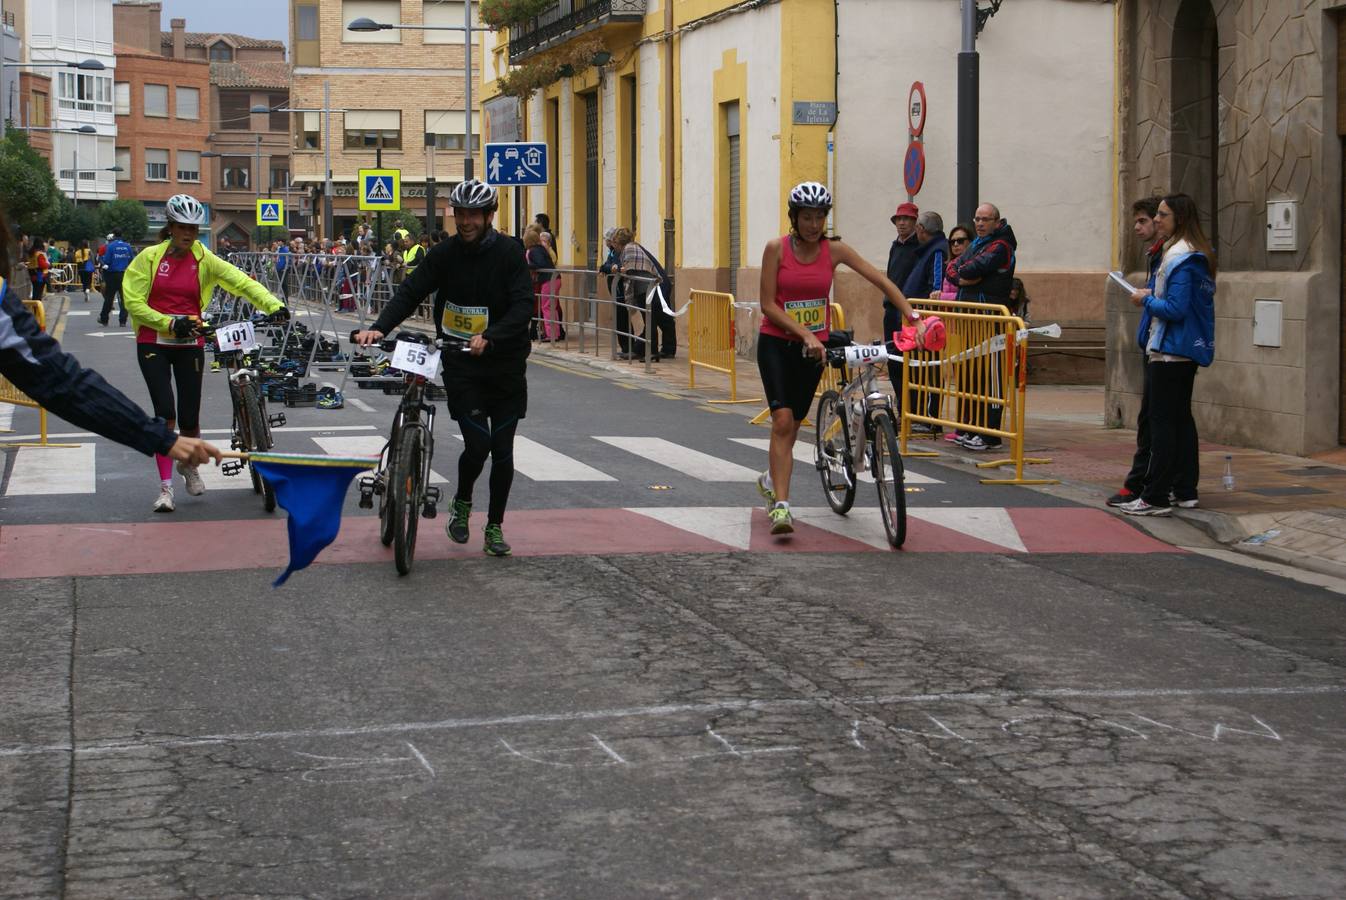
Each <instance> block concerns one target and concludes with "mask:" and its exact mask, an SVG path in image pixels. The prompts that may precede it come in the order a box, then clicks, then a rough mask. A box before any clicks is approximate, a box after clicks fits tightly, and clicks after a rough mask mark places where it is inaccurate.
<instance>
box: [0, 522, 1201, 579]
mask: <svg viewBox="0 0 1346 900" xmlns="http://www.w3.org/2000/svg"><path fill="white" fill-rule="evenodd" d="M1008 512H1009V514H1010V518H1011V520H1012V521H1013V522H1014V524H1015V527H1016V528H1017V529H1018V531H1019V534H1020V536H1021V538H1022V540H1023V542H1024V546H1026V547H1027V548H1028V550H1029V552H1031V553H1177V552H1181V551H1179V550H1177V549H1176V548H1174V547H1170V546H1169V545H1167V544H1164V543H1161V542H1160V541H1157V540H1154V539H1153V538H1151V537H1148V536H1146V535H1144V534H1142V533H1141V532H1139V531H1137V530H1136V529H1134V528H1132V527H1131V526H1130V525H1128V524H1127V523H1126V522H1123V521H1121V520H1119V519H1117V518H1116V517H1114V516H1112V515H1109V514H1108V513H1105V512H1103V511H1102V510H1096V509H1083V508H1050V509H1041V508H1020V509H1010V510H1009V511H1008ZM443 523H444V519H443V518H442V517H441V518H438V519H422V520H421V533H420V538H419V540H418V541H417V543H416V556H417V558H418V559H422V560H431V559H455V558H459V557H473V558H475V557H478V556H480V555H481V526H482V525H484V524H485V520H484V518H482V519H480V520H479V519H478V517H474V518H473V529H472V539H471V540H470V541H469V542H468V543H467V544H462V545H460V544H454V543H451V542H450V541H449V540H448V538H446V537H445V536H444V533H443ZM506 526H507V529H506V531H507V535H508V538H509V541H510V543H511V544H512V545H513V546H514V553H515V555H517V556H561V555H578V554H621V553H644V554H648V553H723V552H726V551H732V550H733V549H734V548H732V547H729V546H727V545H725V544H721V543H718V542H716V541H712V540H709V539H708V538H704V537H701V536H699V535H696V534H693V533H691V532H689V531H683V530H682V529H680V528H675V527H673V526H671V525H666V524H664V523H662V522H659V521H657V520H655V519H651V518H650V517H648V516H642V515H640V514H638V513H633V512H628V511H626V510H623V509H564V510H561V509H555V510H522V511H518V512H512V513H510V515H509V519H508V521H507V522H506ZM377 530H378V520H377V519H375V518H374V517H373V516H358V517H350V518H347V519H346V520H345V521H344V522H343V523H342V526H341V534H340V536H339V537H338V538H337V540H336V542H335V543H334V544H332V546H330V547H328V548H327V549H326V550H325V551H323V553H322V555H321V556H320V557H319V558H318V563H319V564H322V563H327V564H335V563H380V562H382V563H387V564H388V565H390V566H391V563H392V551H391V550H389V549H388V548H385V547H384V546H383V545H382V544H380V543H379V540H378V531H377ZM750 546H751V548H752V549H751V552H753V553H788V552H801V553H881V552H885V551H882V550H878V549H876V548H874V547H871V546H869V545H868V544H862V543H859V542H857V541H853V540H850V539H849V538H845V537H842V536H840V535H836V534H832V533H830V532H827V531H824V530H822V529H820V528H814V527H811V526H809V525H806V524H803V523H798V522H797V523H796V525H795V533H794V535H793V536H792V537H790V538H789V539H784V540H782V539H777V538H773V537H772V536H771V534H770V530H769V525H768V522H767V519H766V516H765V515H764V514H763V512H762V511H761V510H755V511H754V512H753V520H752V540H751V544H750ZM901 552H906V553H1011V552H1013V551H1009V550H1006V549H1005V548H1004V547H1000V546H997V545H995V544H989V543H986V542H984V541H980V540H977V539H976V538H973V537H969V536H967V535H964V534H961V533H959V532H957V531H955V530H953V529H950V528H943V527H940V526H938V525H932V524H930V523H928V522H921V521H918V520H916V519H911V520H909V525H908V536H907V544H906V546H905V547H904V548H903V551H901ZM287 556H288V549H287V546H286V537H285V520H284V519H283V518H281V517H277V518H274V519H265V520H260V521H259V520H257V519H246V520H240V521H222V522H171V521H158V522H144V523H134V524H124V523H112V524H98V523H89V524H77V525H8V526H3V527H0V579H17V578H48V577H71V576H91V575H146V574H159V573H168V572H204V571H211V570H219V569H239V568H259V569H267V568H274V569H276V570H278V571H279V570H280V569H282V568H284V566H285V562H286V559H287Z"/></svg>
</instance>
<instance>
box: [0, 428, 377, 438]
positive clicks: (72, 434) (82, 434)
mask: <svg viewBox="0 0 1346 900" xmlns="http://www.w3.org/2000/svg"><path fill="white" fill-rule="evenodd" d="M377 429H378V426H377V425H286V426H285V432H286V433H287V434H299V433H301V432H302V433H307V432H311V431H376V430H377ZM233 433H234V432H233V429H232V428H203V429H201V434H202V436H205V435H228V434H233ZM41 437H42V435H40V434H21V435H18V436H16V437H12V438H10V440H12V441H36V440H39V439H40V438H41ZM96 437H99V435H96V434H94V433H93V432H92V431H66V432H62V433H61V434H49V435H47V438H48V439H49V440H68V439H70V438H96Z"/></svg>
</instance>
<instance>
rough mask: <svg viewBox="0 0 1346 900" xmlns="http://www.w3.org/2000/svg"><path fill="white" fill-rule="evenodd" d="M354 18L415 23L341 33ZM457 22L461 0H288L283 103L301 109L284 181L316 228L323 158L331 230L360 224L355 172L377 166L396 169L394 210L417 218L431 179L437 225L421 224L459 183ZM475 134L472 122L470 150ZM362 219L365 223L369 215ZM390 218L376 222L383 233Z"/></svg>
mask: <svg viewBox="0 0 1346 900" xmlns="http://www.w3.org/2000/svg"><path fill="white" fill-rule="evenodd" d="M473 6H474V7H475V4H473ZM360 18H367V19H372V20H373V21H375V22H379V23H382V24H386V25H406V26H416V27H408V28H389V29H384V30H379V31H373V32H355V31H351V30H349V29H348V28H347V27H346V26H347V25H349V24H350V23H351V22H353V21H355V20H356V19H360ZM463 20H464V8H463V3H462V2H461V0H459V2H453V0H440V2H434V0H425V2H422V0H290V38H291V44H290V45H291V46H292V47H293V48H294V52H293V58H294V79H293V83H292V86H291V94H290V105H291V108H293V109H295V110H303V111H298V112H294V113H292V116H291V137H292V147H293V150H292V154H293V156H292V173H293V174H292V177H293V180H294V183H295V185H296V186H297V187H304V188H308V189H309V191H310V196H311V198H312V203H313V221H314V222H315V223H318V224H319V226H320V224H321V222H322V205H323V203H324V202H325V201H324V198H323V197H322V190H323V185H324V172H323V168H324V162H325V159H326V158H327V157H328V156H330V160H331V170H332V184H333V194H334V196H333V197H332V198H331V202H332V211H333V221H334V225H335V228H334V232H335V234H346V235H349V234H350V232H351V230H352V229H353V227H354V225H355V224H356V223H357V221H359V220H361V219H363V218H365V216H366V214H365V213H361V212H360V211H359V208H358V206H359V204H358V199H357V196H356V194H357V185H356V178H357V174H356V173H357V172H358V171H359V170H360V169H372V168H375V166H376V162H380V161H381V165H382V166H383V167H384V168H390V169H400V170H401V195H402V196H401V207H402V209H403V210H405V211H410V212H412V213H414V214H415V215H417V216H419V217H420V218H421V219H425V218H427V214H428V212H429V210H428V203H429V201H428V198H427V194H428V193H429V192H428V191H427V183H428V180H429V179H430V178H431V177H433V178H434V181H435V186H436V190H435V191H434V195H435V197H436V201H435V203H434V217H433V218H434V219H435V220H436V221H434V222H432V223H429V224H430V225H431V226H432V227H444V224H445V218H446V216H448V215H449V213H448V211H447V209H446V203H447V198H448V195H449V190H450V189H451V188H452V185H453V184H454V183H457V182H458V181H460V180H462V177H463V160H464V141H465V138H466V136H465V134H464V131H465V126H466V124H467V122H466V121H465V109H464V93H465V92H464V79H463V71H464V62H465V53H464V37H463V31H462V30H461V28H462V25H463ZM421 26H428V29H427V30H422V29H421ZM455 28H456V29H459V30H436V29H455ZM479 67H480V66H479V63H477V64H474V67H473V68H474V69H478V68H479ZM324 88H326V96H327V97H328V100H327V104H326V105H324V99H323V98H324ZM323 110H328V112H323ZM480 134H481V130H480V124H479V121H477V122H476V123H475V124H474V127H473V135H474V139H473V144H474V145H478V144H480ZM367 215H368V218H369V220H370V222H371V223H372V222H373V221H374V215H373V214H372V213H370V214H367ZM392 218H393V216H391V215H385V216H384V219H385V222H384V231H385V235H386V234H388V233H389V232H390V231H391V219H392ZM318 231H321V227H319V228H318Z"/></svg>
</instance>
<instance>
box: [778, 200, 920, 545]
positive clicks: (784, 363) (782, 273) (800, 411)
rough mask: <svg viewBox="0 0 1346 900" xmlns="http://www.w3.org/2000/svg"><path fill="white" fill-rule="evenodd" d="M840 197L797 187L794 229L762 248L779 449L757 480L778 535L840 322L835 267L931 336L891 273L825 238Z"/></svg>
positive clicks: (783, 529) (784, 528) (785, 524)
mask: <svg viewBox="0 0 1346 900" xmlns="http://www.w3.org/2000/svg"><path fill="white" fill-rule="evenodd" d="M831 209H832V195H831V193H830V192H829V191H828V190H827V188H826V187H824V186H823V185H821V184H818V183H817V182H813V181H806V182H804V183H803V184H799V185H796V186H795V188H794V190H792V191H790V200H789V217H790V233H789V234H787V235H785V236H784V237H779V238H774V239H772V240H771V241H769V242H767V245H766V250H765V251H763V253H762V285H761V306H762V331H761V334H760V335H758V338H757V368H758V370H759V371H760V372H761V373H762V387H763V390H764V391H765V392H766V397H767V404H768V406H769V407H770V409H771V449H770V464H769V468H768V469H767V471H765V472H763V473H762V474H761V475H760V476H759V477H758V479H757V490H758V491H759V492H760V493H761V495H762V497H763V498H765V500H766V504H767V515H768V516H769V517H770V518H771V533H772V534H776V535H782V534H790V533H791V532H792V531H794V520H793V518H792V516H791V514H790V475H791V472H792V471H793V469H794V455H793V452H794V445H795V440H796V439H797V438H798V437H799V426H800V424H801V423H802V422H803V421H804V417H805V416H807V415H808V411H809V407H810V406H811V405H812V404H813V393H814V391H816V390H817V389H818V381H819V380H820V379H821V378H822V374H823V342H824V341H826V340H827V338H828V336H829V334H830V332H831V327H832V315H831V306H830V297H831V294H832V272H833V270H834V269H836V267H837V266H839V265H842V264H844V265H847V266H850V267H851V268H852V269H853V270H855V271H856V272H858V273H859V274H861V275H863V276H864V277H865V280H866V281H868V282H869V283H870V284H872V285H874V286H875V287H876V288H878V289H879V290H881V291H883V293H884V296H885V297H887V298H888V300H889V301H890V302H892V304H893V305H894V306H896V307H897V308H898V309H900V310H901V311H902V314H903V315H904V316H905V317H906V318H907V319H910V320H912V321H915V322H916V323H917V324H916V328H917V331H918V333H919V338H920V339H921V340H923V339H924V337H925V327H924V325H923V324H922V323H921V322H920V316H919V315H917V313H916V311H915V310H914V309H912V307H911V304H910V303H908V302H907V298H906V297H903V296H902V292H901V291H900V290H898V288H897V286H896V285H895V284H893V283H892V282H891V281H889V280H888V279H887V278H886V277H884V275H883V273H882V272H880V271H879V270H878V269H876V268H874V267H873V266H872V265H870V264H869V262H868V261H867V260H865V259H864V258H862V257H861V256H860V254H858V253H856V252H855V251H854V250H853V249H851V248H850V247H849V246H847V245H846V244H844V243H842V242H841V241H838V240H832V239H829V238H827V237H826V235H824V233H823V232H824V230H825V229H826V227H827V214H828V212H829V211H831Z"/></svg>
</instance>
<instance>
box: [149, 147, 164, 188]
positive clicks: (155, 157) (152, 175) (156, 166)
mask: <svg viewBox="0 0 1346 900" xmlns="http://www.w3.org/2000/svg"><path fill="white" fill-rule="evenodd" d="M145 180H146V181H167V180H168V151H167V150H156V149H154V148H149V149H147V150H146V151H145Z"/></svg>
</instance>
